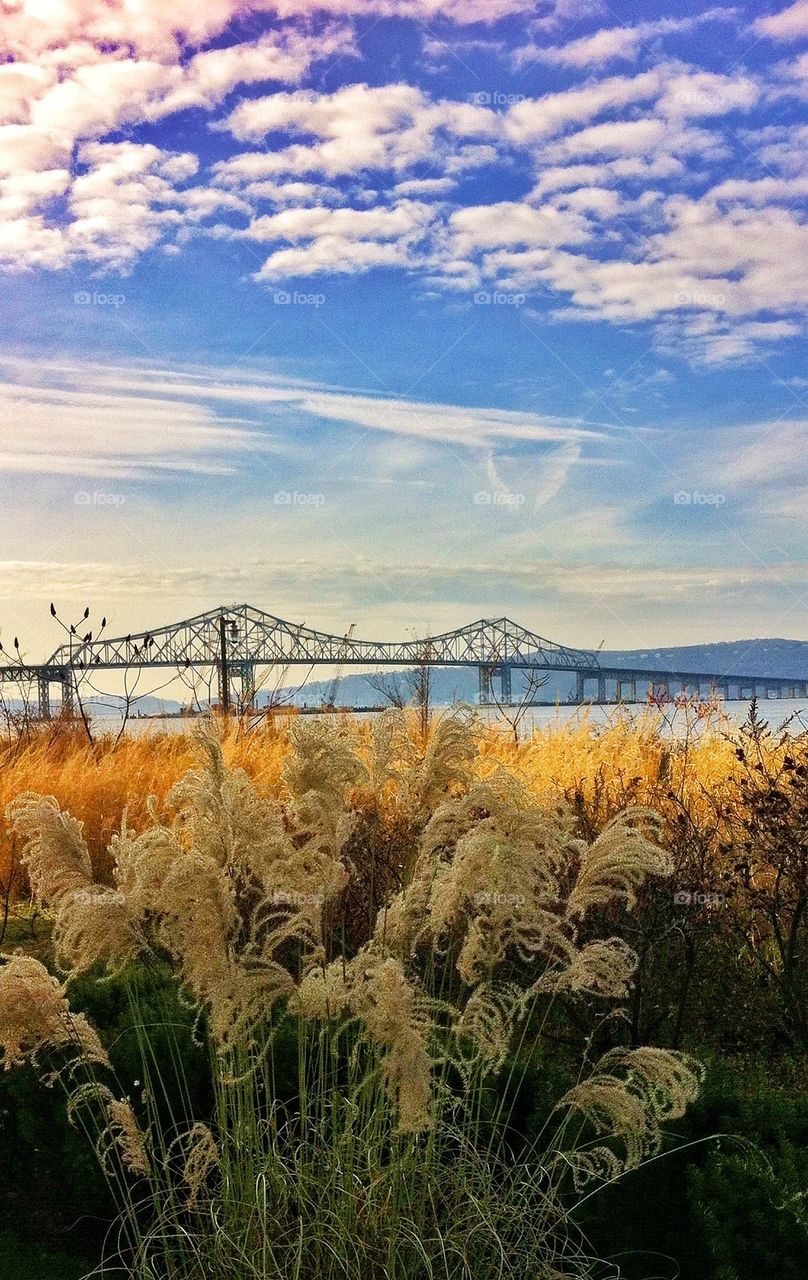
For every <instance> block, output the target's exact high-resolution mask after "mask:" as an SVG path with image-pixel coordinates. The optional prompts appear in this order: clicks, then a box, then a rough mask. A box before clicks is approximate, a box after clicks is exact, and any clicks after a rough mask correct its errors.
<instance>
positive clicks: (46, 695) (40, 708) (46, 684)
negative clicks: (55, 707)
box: [37, 674, 51, 720]
mask: <svg viewBox="0 0 808 1280" xmlns="http://www.w3.org/2000/svg"><path fill="white" fill-rule="evenodd" d="M37 716H38V718H39V719H40V720H50V718H51V701H50V680H49V679H48V677H47V676H46V675H42V674H40V676H39V677H38V679H37Z"/></svg>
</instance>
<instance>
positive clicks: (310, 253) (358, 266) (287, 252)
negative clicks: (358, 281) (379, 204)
mask: <svg viewBox="0 0 808 1280" xmlns="http://www.w3.org/2000/svg"><path fill="white" fill-rule="evenodd" d="M432 216H433V215H432V210H431V208H430V207H429V206H428V205H425V204H422V203H420V202H418V201H414V200H402V201H400V202H399V203H398V204H395V205H392V206H391V207H389V208H376V209H364V210H363V209H347V208H342V209H329V208H323V207H319V208H318V207H315V208H307V209H306V208H302V209H301V208H298V209H285V210H284V211H283V212H281V213H275V214H268V215H264V216H263V217H259V218H256V219H255V221H253V222H252V223H251V225H250V227H249V229H248V230H247V231H246V232H244V233H241V234H244V235H247V236H248V237H249V238H250V239H252V240H257V241H259V242H261V243H266V242H273V241H274V242H281V243H285V245H286V246H287V247H284V248H279V249H276V250H275V252H274V253H272V254H270V256H269V257H268V258H267V260H266V262H265V263H264V265H263V266H262V268H261V270H260V271H258V272H257V273H256V275H255V279H256V280H268V281H277V280H279V279H283V278H284V277H285V276H295V275H298V276H313V275H320V274H323V273H326V272H329V273H338V274H353V273H356V272H361V271H368V270H370V269H371V268H372V267H387V266H406V265H407V263H408V261H409V257H410V252H411V250H412V248H413V247H414V246H415V245H416V244H417V243H418V241H420V240H421V239H422V237H423V236H424V234H425V232H426V230H427V228H428V227H429V225H430V223H431V221H432Z"/></svg>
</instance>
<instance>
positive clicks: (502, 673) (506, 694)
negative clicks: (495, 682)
mask: <svg viewBox="0 0 808 1280" xmlns="http://www.w3.org/2000/svg"><path fill="white" fill-rule="evenodd" d="M499 689H500V695H499V696H500V701H501V702H502V703H504V705H505V706H509V705H510V703H511V702H512V701H513V694H512V692H511V668H510V667H507V666H506V667H500V668H499Z"/></svg>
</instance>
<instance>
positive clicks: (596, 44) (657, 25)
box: [513, 9, 737, 70]
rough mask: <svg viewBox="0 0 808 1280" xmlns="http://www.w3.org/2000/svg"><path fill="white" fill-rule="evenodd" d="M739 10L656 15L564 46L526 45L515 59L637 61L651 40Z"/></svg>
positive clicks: (581, 63)
mask: <svg viewBox="0 0 808 1280" xmlns="http://www.w3.org/2000/svg"><path fill="white" fill-rule="evenodd" d="M736 13H737V10H735V9H708V10H705V12H704V13H700V14H694V15H693V16H692V17H688V18H655V19H653V20H652V21H650V22H640V23H637V24H636V25H635V26H624V27H605V28H603V29H602V30H600V31H595V32H594V33H593V34H592V35H586V36H578V37H577V38H576V39H575V40H570V41H568V42H567V43H566V44H562V45H539V44H529V45H523V46H522V47H521V48H518V49H516V50H515V51H514V54H513V59H514V63H515V65H516V66H517V67H522V66H525V65H527V64H530V63H534V62H546V63H550V64H551V65H553V66H558V67H575V68H577V69H580V70H584V69H587V68H592V67H600V66H604V65H605V64H606V63H607V62H614V61H622V62H634V61H635V60H636V58H637V56H638V54H639V52H640V49H641V47H642V45H643V44H645V43H646V42H647V41H649V40H653V39H656V38H657V37H659V36H666V35H679V34H683V33H687V32H690V31H693V30H694V29H695V28H696V27H698V26H701V25H702V24H703V23H705V22H728V21H731V20H732V19H733V18H734V17H735V15H736Z"/></svg>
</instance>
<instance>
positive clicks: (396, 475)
mask: <svg viewBox="0 0 808 1280" xmlns="http://www.w3.org/2000/svg"><path fill="white" fill-rule="evenodd" d="M0 43H2V46H3V57H4V61H2V62H0V121H1V122H0V272H2V284H3V297H4V324H3V330H2V337H1V338H0V399H2V402H3V407H2V418H0V422H2V427H1V428H0V430H2V441H1V442H0V499H1V500H2V505H3V511H4V517H5V518H4V521H3V525H4V537H3V544H2V550H0V559H2V560H3V565H2V572H1V573H0V626H1V628H2V634H3V638H4V639H6V638H7V636H8V635H10V634H12V633H15V632H18V633H20V634H22V635H23V636H24V637H25V638H26V643H27V644H28V646H29V649H30V652H31V655H32V656H37V657H38V656H39V655H40V654H41V652H42V651H43V650H44V649H47V648H48V647H49V646H50V647H53V646H54V645H55V642H56V637H55V636H54V635H53V633H52V632H50V630H49V627H48V621H47V603H48V601H49V600H50V599H56V600H57V601H58V602H59V603H60V606H61V607H62V608H64V610H65V611H66V612H69V611H70V609H74V610H76V609H78V610H79V611H80V610H81V609H82V608H83V607H84V604H85V603H88V602H89V603H92V604H93V605H94V606H95V607H96V608H97V610H98V611H99V612H106V613H107V614H108V616H109V617H110V620H111V627H112V629H114V630H117V631H121V632H126V631H129V630H134V629H138V628H140V627H146V626H149V625H152V624H155V625H156V624H159V623H161V622H166V621H169V620H171V619H173V618H175V617H180V616H187V615H189V614H192V613H195V612H198V611H199V610H201V609H204V608H206V607H209V606H212V605H214V604H217V603H221V602H230V601H236V600H249V601H250V602H252V603H255V604H256V605H258V606H260V607H264V608H266V609H268V610H270V611H271V612H274V613H277V614H280V615H281V616H285V617H290V618H293V619H298V620H305V621H306V622H307V623H309V624H310V625H317V626H322V627H324V628H326V629H328V630H334V631H339V632H341V631H343V630H344V629H345V628H346V627H347V626H348V624H349V623H350V622H352V621H355V622H356V623H357V634H360V635H362V634H364V635H376V636H379V637H380V638H388V637H396V636H399V635H404V634H406V633H407V631H408V630H410V629H411V630H414V631H417V632H418V633H423V632H425V631H428V630H440V629H444V628H446V627H451V626H456V625H461V624H462V623H463V622H466V621H469V620H471V619H473V618H476V617H479V616H483V615H485V616H492V615H498V614H501V613H503V612H506V613H508V614H510V615H511V616H513V617H515V618H516V619H517V620H518V621H520V622H522V623H523V624H524V625H527V626H530V627H532V628H533V629H535V630H537V631H539V632H541V633H542V634H544V635H548V636H550V637H552V638H554V639H557V640H559V641H561V642H563V643H568V644H573V645H576V644H577V645H582V646H593V647H594V646H596V645H597V644H599V643H600V641H601V640H605V642H606V647H608V648H617V647H626V648H629V647H632V648H633V647H642V646H646V645H662V644H667V645H671V644H677V643H688V642H698V641H705V640H712V639H716V640H719V639H732V638H740V637H751V636H756V635H758V636H760V635H783V636H792V637H795V638H804V637H805V635H806V631H807V630H808V582H807V580H806V565H808V547H806V510H808V506H807V505H806V500H805V499H806V494H808V450H807V449H806V444H808V367H806V362H805V355H804V352H805V317H806V302H807V301H808V225H806V216H805V211H806V194H807V193H808V159H806V157H807V156H808V148H807V147H806V142H808V122H807V121H806V115H805V101H806V96H808V0H798V3H796V4H792V5H791V6H788V7H783V6H782V5H777V4H773V5H772V6H770V7H769V6H766V5H756V6H752V5H748V4H746V5H707V4H704V5H693V4H692V3H691V4H683V3H676V2H672V3H664V4H663V3H662V2H661V0H654V2H653V3H646V4H643V5H638V4H631V5H630V4H623V3H621V4H616V3H611V2H609V3H605V2H601V0H546V2H539V3H534V2H532V0H531V2H530V3H528V2H527V0H454V2H452V0H443V2H442V3H438V2H437V0H361V2H360V0H327V2H326V3H322V4H319V3H313V2H312V0H277V2H274V0H262V3H260V4H253V3H237V2H236V0H214V3H211V4H209V5H207V6H204V7H200V6H199V5H198V4H196V3H192V0H177V2H176V3H174V4H172V5H170V6H167V5H165V4H164V3H162V2H161V3H157V2H156V0H143V2H142V3H139V4H137V5H135V4H134V3H131V4H130V3H129V2H128V0H118V2H116V3H101V0H61V2H59V3H57V0H52V2H49V3H46V4H44V5H43V4H41V3H40V4H34V3H33V0H31V2H30V3H26V0H23V2H22V3H21V4H19V5H18V6H17V7H16V8H15V9H14V10H13V12H12V11H9V12H7V13H4V16H3V18H2V20H0ZM51 641H53V644H51Z"/></svg>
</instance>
